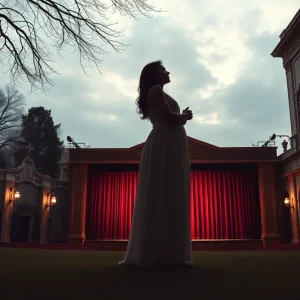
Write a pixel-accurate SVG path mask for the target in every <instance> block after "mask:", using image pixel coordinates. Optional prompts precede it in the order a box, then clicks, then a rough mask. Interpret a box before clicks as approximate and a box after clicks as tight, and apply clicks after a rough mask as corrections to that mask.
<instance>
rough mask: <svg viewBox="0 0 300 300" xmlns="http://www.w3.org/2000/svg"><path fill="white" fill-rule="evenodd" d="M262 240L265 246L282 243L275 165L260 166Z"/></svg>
mask: <svg viewBox="0 0 300 300" xmlns="http://www.w3.org/2000/svg"><path fill="white" fill-rule="evenodd" d="M258 180H259V201H260V210H261V227H262V228H261V229H262V234H261V239H262V240H263V243H264V246H270V245H273V244H279V243H280V236H279V231H278V230H279V228H278V209H277V208H278V204H279V203H278V200H279V199H278V193H277V184H276V183H277V181H276V176H275V164H274V163H262V164H258Z"/></svg>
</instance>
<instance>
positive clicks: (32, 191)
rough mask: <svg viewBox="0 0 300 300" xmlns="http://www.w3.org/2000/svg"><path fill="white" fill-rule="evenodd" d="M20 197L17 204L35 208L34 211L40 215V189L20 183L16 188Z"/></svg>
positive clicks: (29, 184)
mask: <svg viewBox="0 0 300 300" xmlns="http://www.w3.org/2000/svg"><path fill="white" fill-rule="evenodd" d="M17 190H18V191H19V192H20V194H21V197H20V200H19V202H20V203H22V202H27V203H29V204H30V205H32V206H33V207H34V208H35V211H36V212H37V213H38V214H39V215H41V208H42V197H41V196H42V194H41V188H40V187H37V186H35V185H33V184H32V183H30V182H22V183H20V184H19V185H18V186H17Z"/></svg>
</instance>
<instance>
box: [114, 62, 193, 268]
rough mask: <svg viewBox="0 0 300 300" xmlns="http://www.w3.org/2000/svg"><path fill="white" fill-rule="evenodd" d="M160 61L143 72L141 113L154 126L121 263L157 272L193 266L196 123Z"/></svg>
mask: <svg viewBox="0 0 300 300" xmlns="http://www.w3.org/2000/svg"><path fill="white" fill-rule="evenodd" d="M169 74H170V73H169V72H167V71H166V69H165V68H164V66H163V65H162V62H161V61H157V62H153V63H150V64H148V65H146V66H145V67H144V69H143V70H142V73H141V76H140V84H139V97H138V98H137V101H136V103H137V106H138V112H139V113H140V114H141V115H142V117H141V119H149V120H150V121H151V123H152V124H153V129H152V131H151V132H150V134H149V136H148V138H147V140H146V142H145V145H144V148H143V151H142V154H141V159H140V166H139V176H138V187H137V193H136V200H135V208H134V214H133V222H132V229H131V233H130V238H129V242H128V246H127V251H126V255H125V258H124V260H123V261H122V262H120V263H121V264H125V265H136V266H142V267H153V266H157V265H166V266H181V265H189V264H191V263H192V254H191V236H190V161H189V152H188V142H187V136H186V132H185V129H184V126H183V125H185V124H186V122H187V120H191V119H192V118H193V114H192V111H191V110H189V109H188V108H186V109H185V110H183V112H182V113H180V108H179V106H178V104H177V102H176V101H175V100H174V99H173V98H171V97H170V96H169V95H167V94H166V93H165V92H164V91H163V87H164V85H165V84H167V83H169V82H170V78H169Z"/></svg>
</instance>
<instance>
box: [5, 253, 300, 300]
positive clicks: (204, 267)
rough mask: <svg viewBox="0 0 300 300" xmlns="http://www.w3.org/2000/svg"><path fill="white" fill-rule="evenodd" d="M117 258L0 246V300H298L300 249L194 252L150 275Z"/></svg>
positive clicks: (111, 254)
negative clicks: (186, 264)
mask: <svg viewBox="0 0 300 300" xmlns="http://www.w3.org/2000/svg"><path fill="white" fill-rule="evenodd" d="M123 256H124V252H101V251H80V250H79V251H76V250H44V249H16V248H5V247H1V248H0V295H1V299H9V300H14V299H20V300H21V299H25V300H27V299H42V300H44V299H51V298H52V299H82V300H84V299H104V300H106V299H107V300H110V299H122V298H123V299H125V298H126V299H127V298H128V299H141V300H143V299H154V300H160V299H166V300H171V299H184V300H188V299H228V300H229V299H230V300H233V299H243V300H244V299H252V300H256V299H282V300H300V280H299V278H300V276H299V275H300V251H291V252H283V251H272V252H271V251H268V252H267V251H249V252H246V251H243V252H194V267H193V268H190V269H180V270H155V271H154V270H152V271H146V270H139V269H129V268H125V267H122V266H119V265H118V264H117V262H118V261H120V260H122V258H123Z"/></svg>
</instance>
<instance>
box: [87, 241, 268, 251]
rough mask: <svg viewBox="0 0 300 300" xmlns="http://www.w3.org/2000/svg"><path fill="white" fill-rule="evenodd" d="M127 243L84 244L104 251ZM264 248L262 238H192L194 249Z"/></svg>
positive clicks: (124, 247)
mask: <svg viewBox="0 0 300 300" xmlns="http://www.w3.org/2000/svg"><path fill="white" fill-rule="evenodd" d="M127 243H128V240H86V241H85V242H84V246H85V247H87V248H90V249H95V250H103V251H125V250H126V247H127ZM262 248H263V242H262V240H244V239H230V240H192V249H193V251H211V250H220V251H222V250H223V251H224V250H225V251H226V250H230V251H233V250H259V249H262Z"/></svg>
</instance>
